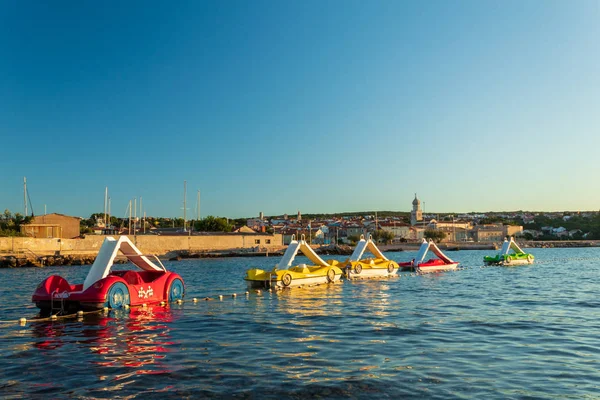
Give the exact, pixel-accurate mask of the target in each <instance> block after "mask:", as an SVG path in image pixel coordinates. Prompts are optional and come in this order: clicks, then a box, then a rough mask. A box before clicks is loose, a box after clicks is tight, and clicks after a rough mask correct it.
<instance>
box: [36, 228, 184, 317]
mask: <svg viewBox="0 0 600 400" xmlns="http://www.w3.org/2000/svg"><path fill="white" fill-rule="evenodd" d="M119 251H120V252H121V253H122V254H123V255H124V256H125V257H127V259H128V260H129V261H130V262H131V263H132V264H133V265H135V266H136V267H138V268H139V269H140V270H131V269H130V270H115V271H112V270H111V267H112V266H113V263H114V260H115V257H116V256H117V253H118V252H119ZM148 257H153V258H154V262H153V261H150V259H149V258H148ZM184 293H185V287H184V284H183V279H182V278H181V276H179V274H177V273H175V272H169V271H167V270H166V268H165V266H164V265H163V264H162V263H161V262H160V260H159V259H158V257H156V256H146V255H144V254H142V252H141V251H140V250H139V249H138V248H137V247H136V246H135V245H134V244H133V243H132V242H131V241H130V240H129V238H128V237H127V236H121V237H119V238H118V239H115V238H113V237H110V236H109V237H107V238H106V239H104V242H103V243H102V247H101V248H100V251H99V252H98V255H97V256H96V259H95V260H94V263H93V264H92V266H91V268H90V271H89V272H88V274H87V277H86V278H85V281H84V282H83V283H82V284H81V283H80V284H74V285H72V284H70V283H69V282H67V280H66V279H64V278H63V277H61V276H58V275H52V276H50V277H48V278H46V279H45V280H44V281H43V282H42V283H40V284H39V285H38V287H37V288H36V290H35V292H34V293H33V296H32V299H31V300H32V302H34V303H35V304H36V306H37V307H38V308H40V309H41V310H42V311H46V312H47V311H50V312H54V311H55V310H61V311H73V310H94V309H101V308H104V307H108V308H124V307H127V306H138V305H142V304H147V305H150V304H154V303H160V302H162V301H176V300H180V299H182V298H183V296H184Z"/></svg>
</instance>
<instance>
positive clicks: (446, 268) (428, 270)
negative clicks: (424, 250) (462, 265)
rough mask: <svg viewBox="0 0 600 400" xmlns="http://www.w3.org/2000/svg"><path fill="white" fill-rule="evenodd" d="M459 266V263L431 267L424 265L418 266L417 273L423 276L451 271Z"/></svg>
mask: <svg viewBox="0 0 600 400" xmlns="http://www.w3.org/2000/svg"><path fill="white" fill-rule="evenodd" d="M458 264H459V263H450V264H437V265H431V264H427V263H423V264H419V265H418V266H417V272H418V273H421V274H429V273H432V272H441V271H451V270H455V269H456V268H458Z"/></svg>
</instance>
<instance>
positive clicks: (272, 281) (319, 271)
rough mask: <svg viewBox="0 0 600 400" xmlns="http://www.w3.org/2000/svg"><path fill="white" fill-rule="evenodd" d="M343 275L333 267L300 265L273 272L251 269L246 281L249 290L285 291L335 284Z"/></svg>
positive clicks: (247, 273) (338, 269)
mask: <svg viewBox="0 0 600 400" xmlns="http://www.w3.org/2000/svg"><path fill="white" fill-rule="evenodd" d="M342 274H343V272H342V270H341V269H340V268H338V267H337V266H333V265H330V266H327V267H321V266H304V265H299V266H295V267H292V268H289V269H281V270H279V269H274V270H272V271H263V270H260V269H251V270H248V271H247V272H246V277H245V278H244V280H245V281H246V284H247V285H248V287H249V288H265V289H269V288H282V289H283V288H288V287H289V288H292V287H299V286H311V285H322V284H326V283H335V282H337V281H339V280H340V278H341V277H342Z"/></svg>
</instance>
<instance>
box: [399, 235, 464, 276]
mask: <svg viewBox="0 0 600 400" xmlns="http://www.w3.org/2000/svg"><path fill="white" fill-rule="evenodd" d="M429 250H431V251H432V252H433V254H435V255H436V256H437V257H438V258H431V259H429V260H427V261H423V260H424V259H425V256H426V255H427V252H428V251H429ZM398 264H399V265H400V268H402V269H415V270H416V271H417V272H419V273H422V274H423V273H429V272H437V271H447V270H453V269H456V268H457V267H458V264H459V263H457V262H455V261H452V260H451V259H450V258H449V257H448V256H446V255H445V254H444V253H442V251H441V250H440V249H439V247H437V245H436V244H435V243H434V242H433V241H429V242H428V241H427V240H426V239H423V242H422V243H421V247H420V248H419V252H418V253H417V257H416V258H415V259H414V260H411V261H407V262H402V263H398Z"/></svg>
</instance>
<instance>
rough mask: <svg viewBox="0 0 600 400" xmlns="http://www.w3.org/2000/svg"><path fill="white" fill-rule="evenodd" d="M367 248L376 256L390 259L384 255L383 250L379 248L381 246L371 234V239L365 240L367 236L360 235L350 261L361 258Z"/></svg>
mask: <svg viewBox="0 0 600 400" xmlns="http://www.w3.org/2000/svg"><path fill="white" fill-rule="evenodd" d="M365 250H369V251H370V252H371V254H373V255H374V256H375V258H381V259H382V260H385V261H388V259H387V257H386V256H384V255H383V253H382V252H381V250H379V248H378V247H377V246H376V245H375V243H374V242H373V240H372V239H371V235H369V240H365V237H364V236H363V235H360V240H359V241H358V243H357V244H356V248H355V249H354V252H352V255H351V256H350V261H358V260H360V259H361V257H362V255H363V253H364V252H365Z"/></svg>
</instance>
